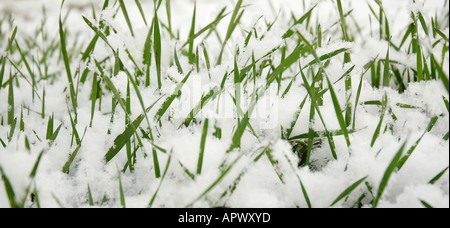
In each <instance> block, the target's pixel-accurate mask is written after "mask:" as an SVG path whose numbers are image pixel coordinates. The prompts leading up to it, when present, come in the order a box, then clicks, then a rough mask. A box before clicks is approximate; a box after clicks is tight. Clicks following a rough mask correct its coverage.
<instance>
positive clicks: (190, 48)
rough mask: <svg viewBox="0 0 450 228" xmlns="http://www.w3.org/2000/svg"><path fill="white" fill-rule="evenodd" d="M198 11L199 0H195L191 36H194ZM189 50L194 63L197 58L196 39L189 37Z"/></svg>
mask: <svg viewBox="0 0 450 228" xmlns="http://www.w3.org/2000/svg"><path fill="white" fill-rule="evenodd" d="M196 13H197V2H196V1H194V13H193V14H192V23H191V29H190V32H189V38H190V37H193V36H194V33H195V16H196ZM189 38H188V39H189ZM189 40H190V41H189V52H188V57H189V64H194V58H195V54H194V39H189Z"/></svg>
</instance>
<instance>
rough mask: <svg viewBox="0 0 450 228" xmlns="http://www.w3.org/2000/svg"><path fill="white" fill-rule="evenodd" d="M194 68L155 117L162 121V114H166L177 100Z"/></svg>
mask: <svg viewBox="0 0 450 228" xmlns="http://www.w3.org/2000/svg"><path fill="white" fill-rule="evenodd" d="M191 73H192V70H191V71H190V72H189V73H188V74H187V75H186V76H185V77H184V78H183V80H182V81H181V82H180V83H179V84H178V85H177V87H176V88H175V91H174V92H173V93H172V95H171V96H170V97H168V98H167V99H166V100H165V101H164V103H163V104H162V106H161V108H160V109H159V110H158V112H157V113H156V116H155V119H156V120H158V121H160V120H161V118H162V116H163V115H164V113H166V111H167V109H169V107H170V105H171V104H172V102H173V101H174V100H175V98H176V97H177V96H178V93H179V92H180V91H181V89H182V88H183V86H184V84H185V83H186V81H187V80H188V79H189V76H190V75H191Z"/></svg>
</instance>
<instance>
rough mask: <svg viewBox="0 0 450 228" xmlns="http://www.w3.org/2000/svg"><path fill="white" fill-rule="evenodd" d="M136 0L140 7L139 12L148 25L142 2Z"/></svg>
mask: <svg viewBox="0 0 450 228" xmlns="http://www.w3.org/2000/svg"><path fill="white" fill-rule="evenodd" d="M134 1H135V2H136V6H137V7H138V9H139V13H140V14H141V16H142V20H143V21H144V24H145V25H147V20H146V19H145V14H144V10H143V9H142V5H141V3H140V2H139V0H134Z"/></svg>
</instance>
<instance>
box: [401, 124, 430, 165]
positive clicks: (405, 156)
mask: <svg viewBox="0 0 450 228" xmlns="http://www.w3.org/2000/svg"><path fill="white" fill-rule="evenodd" d="M438 119H439V117H437V116H435V117H433V118H431V120H430V123H429V124H428V127H427V129H426V130H425V132H424V133H423V134H422V135H421V136H420V138H419V139H417V141H416V142H415V143H414V145H412V146H411V148H409V150H408V151H407V152H406V154H405V155H404V156H403V157H402V158H401V159H400V160H399V162H398V165H397V168H398V170H400V169H401V168H402V167H403V165H404V164H405V163H406V161H408V159H409V157H411V155H412V154H413V152H414V150H415V149H416V147H417V146H418V145H419V143H420V141H422V138H423V137H424V136H425V134H426V133H427V132H430V131H431V129H432V128H433V127H434V125H435V124H436V122H437V120H438Z"/></svg>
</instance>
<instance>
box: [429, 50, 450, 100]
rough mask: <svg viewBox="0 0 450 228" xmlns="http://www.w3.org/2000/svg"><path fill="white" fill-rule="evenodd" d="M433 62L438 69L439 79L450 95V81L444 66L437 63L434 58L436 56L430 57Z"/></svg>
mask: <svg viewBox="0 0 450 228" xmlns="http://www.w3.org/2000/svg"><path fill="white" fill-rule="evenodd" d="M430 58H431V61H432V62H433V63H434V64H435V66H437V67H436V69H437V71H438V74H439V77H440V78H441V81H442V83H443V84H444V87H445V89H446V90H447V93H449V81H448V76H447V75H445V72H444V69H443V66H441V65H440V64H438V62H437V61H436V59H435V58H434V55H431V56H430Z"/></svg>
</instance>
